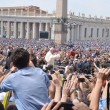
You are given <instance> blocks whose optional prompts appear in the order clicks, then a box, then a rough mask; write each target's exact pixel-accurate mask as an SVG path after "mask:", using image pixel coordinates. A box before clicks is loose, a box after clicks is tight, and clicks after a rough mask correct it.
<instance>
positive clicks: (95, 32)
mask: <svg viewBox="0 0 110 110" xmlns="http://www.w3.org/2000/svg"><path fill="white" fill-rule="evenodd" d="M67 21H68V22H66V23H65V24H64V25H63V26H64V27H66V28H67V40H66V41H71V42H73V41H75V40H92V39H94V40H97V39H110V19H109V17H108V18H106V19H103V18H102V17H100V18H97V17H96V16H95V17H91V16H89V17H85V14H82V15H79V16H76V15H74V13H70V14H68V17H67ZM56 22H57V19H56V14H55V13H53V14H49V13H48V12H46V11H44V10H41V9H40V8H39V7H37V6H27V7H26V6H25V7H1V8H0V37H6V38H26V39H32V38H33V39H40V32H48V33H49V34H48V39H52V40H54V39H55V36H56V34H55V32H54V30H55V23H56Z"/></svg>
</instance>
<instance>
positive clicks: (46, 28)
mask: <svg viewBox="0 0 110 110" xmlns="http://www.w3.org/2000/svg"><path fill="white" fill-rule="evenodd" d="M45 25H46V27H45V31H48V23H45Z"/></svg>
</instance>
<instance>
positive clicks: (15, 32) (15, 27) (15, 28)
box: [14, 22, 17, 38]
mask: <svg viewBox="0 0 110 110" xmlns="http://www.w3.org/2000/svg"><path fill="white" fill-rule="evenodd" d="M14 38H17V22H14Z"/></svg>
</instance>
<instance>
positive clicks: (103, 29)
mask: <svg viewBox="0 0 110 110" xmlns="http://www.w3.org/2000/svg"><path fill="white" fill-rule="evenodd" d="M102 37H104V29H102Z"/></svg>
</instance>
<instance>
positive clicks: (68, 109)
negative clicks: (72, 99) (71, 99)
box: [51, 102, 74, 110]
mask: <svg viewBox="0 0 110 110" xmlns="http://www.w3.org/2000/svg"><path fill="white" fill-rule="evenodd" d="M56 104H57V102H54V104H53V107H54V106H55V105H56ZM73 106H74V105H73V104H72V103H67V102H62V103H61V105H60V107H59V109H58V110H60V108H61V107H63V108H64V110H73V109H72V107H73ZM53 107H52V108H53ZM52 108H51V109H52Z"/></svg>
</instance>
